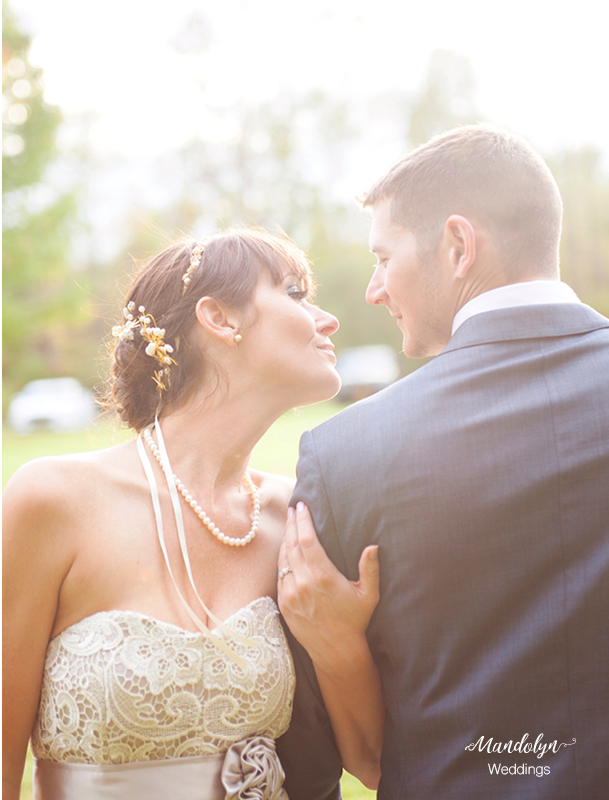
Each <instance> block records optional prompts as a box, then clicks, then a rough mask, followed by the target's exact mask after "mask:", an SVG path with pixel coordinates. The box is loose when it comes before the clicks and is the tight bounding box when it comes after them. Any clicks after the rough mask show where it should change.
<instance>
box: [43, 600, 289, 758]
mask: <svg viewBox="0 0 609 800" xmlns="http://www.w3.org/2000/svg"><path fill="white" fill-rule="evenodd" d="M224 624H225V626H226V628H228V629H229V630H232V631H234V632H237V633H240V634H242V635H243V636H245V637H247V638H248V639H252V640H253V641H255V642H257V643H258V644H259V647H258V648H251V647H248V646H247V645H244V644H239V643H236V641H235V640H231V637H230V633H229V632H228V631H224V630H220V629H215V631H214V633H215V634H216V636H219V637H222V638H224V639H225V640H226V641H227V643H230V647H231V648H232V649H233V650H234V651H235V652H236V653H237V654H239V655H240V656H242V657H243V658H244V659H245V660H246V662H247V664H246V667H245V668H242V667H240V666H239V665H238V664H236V663H235V662H234V661H232V660H231V659H230V658H228V657H227V656H226V654H224V653H223V652H222V651H221V650H219V649H218V647H217V646H216V645H215V644H214V643H213V642H212V641H210V639H209V638H207V637H205V636H203V635H202V634H201V633H194V632H191V631H187V630H184V629H183V628H180V627H178V626H176V625H172V624H171V623H167V622H161V621H159V620H156V619H153V618H152V617H148V616H146V615H144V614H139V613H137V612H134V611H101V612H99V613H97V614H93V615H92V616H90V617H86V618H85V619H83V620H81V621H80V622H78V623H76V624H75V625H72V626H71V627H69V628H67V629H66V630H65V631H63V632H62V633H60V634H59V635H58V636H57V637H56V638H55V639H53V640H52V641H51V642H50V644H49V647H48V651H47V656H46V662H45V668H44V676H43V682H42V693H41V698H40V706H39V710H38V716H37V718H36V722H35V725H34V731H33V735H32V749H33V751H34V755H35V756H36V757H37V758H39V759H43V760H50V761H62V762H74V763H87V764H118V763H126V762H135V761H149V760H159V759H168V758H180V757H187V756H205V755H216V754H219V753H223V752H225V751H226V750H227V749H228V747H229V746H230V745H231V744H233V743H234V742H237V741H239V740H242V739H244V738H246V737H248V736H252V735H263V736H268V737H269V738H271V739H275V738H277V737H278V736H280V735H281V734H282V733H284V732H285V731H286V729H287V727H288V724H289V721H290V716H291V711H292V697H293V693H294V684H295V677H294V666H293V663H292V658H291V654H290V651H289V648H288V645H287V641H286V639H285V635H284V632H283V629H282V627H281V622H280V620H279V612H278V610H277V606H276V605H275V603H274V601H273V600H272V599H271V598H270V597H262V598H258V599H257V600H254V601H253V602H252V603H249V604H248V605H247V606H245V607H244V608H242V609H240V610H239V611H237V612H236V613H235V614H233V615H232V616H231V617H230V618H229V619H228V620H226V621H225V623H224ZM229 640H230V641H229Z"/></svg>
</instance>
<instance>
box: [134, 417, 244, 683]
mask: <svg viewBox="0 0 609 800" xmlns="http://www.w3.org/2000/svg"><path fill="white" fill-rule="evenodd" d="M155 427H156V430H157V437H158V440H159V450H160V452H161V457H162V459H163V472H164V473H165V478H166V479H167V485H168V487H169V494H170V497H171V502H172V505H173V511H174V516H175V522H176V528H177V531H178V540H179V542H180V550H181V552H182V559H183V560H184V565H185V567H186V572H187V574H188V579H189V581H190V585H191V586H192V589H193V591H194V593H195V595H196V597H197V600H198V601H199V603H200V604H201V608H202V609H203V611H204V612H205V614H206V615H207V616H208V618H209V619H211V620H212V621H213V622H214V623H215V624H216V626H217V627H218V628H219V629H220V630H221V631H223V632H224V633H226V634H227V635H228V636H230V637H231V638H232V639H235V640H236V641H238V642H240V643H241V644H244V645H246V647H251V648H257V647H259V646H260V645H259V644H258V642H255V641H253V640H252V639H248V638H247V637H246V636H242V635H241V634H239V633H237V631H234V630H232V629H231V628H228V627H227V626H226V625H224V623H223V622H222V621H221V620H219V619H218V618H217V617H216V616H215V615H214V614H212V612H211V611H210V610H209V609H208V608H207V606H206V605H205V603H204V602H203V600H202V599H201V597H200V595H199V592H198V591H197V587H196V586H195V582H194V578H193V574H192V568H191V566H190V558H189V557H188V548H187V545H186V533H185V531H184V520H183V517H182V509H181V508H180V498H179V496H178V492H177V489H176V487H175V484H174V481H173V472H172V470H171V465H170V463H169V456H168V455H167V449H166V447H165V442H164V440H163V434H162V432H161V426H160V425H159V421H158V419H156V420H155ZM137 449H138V453H139V456H140V460H141V462H142V467H143V468H144V472H145V474H146V478H147V479H148V484H149V486H150V494H151V497H152V507H153V509H154V516H155V519H156V527H157V534H158V539H159V544H160V546H161V550H162V552H163V558H164V559H165V564H166V566H167V571H168V572H169V576H170V577H171V580H172V582H173V585H174V587H175V590H176V592H177V595H178V597H179V598H180V601H181V602H182V605H183V606H184V608H185V610H186V613H187V614H188V616H189V617H190V618H191V619H192V621H193V622H194V624H195V625H196V626H197V628H198V629H199V630H200V631H201V633H202V634H203V635H204V636H206V637H207V638H208V639H210V640H211V641H212V642H213V643H214V644H215V645H216V646H217V647H219V648H220V650H222V651H223V652H224V653H225V654H226V655H227V656H228V657H229V658H230V659H231V660H232V661H234V662H235V663H236V664H237V665H238V666H239V667H241V668H242V669H245V668H246V666H247V662H246V661H245V659H243V658H242V657H241V656H239V655H237V654H236V653H235V652H233V650H231V648H230V647H229V646H228V645H227V644H226V642H225V641H224V640H223V639H221V638H220V637H219V636H216V635H215V634H214V633H212V632H211V631H210V630H209V628H208V627H207V626H206V625H205V623H204V622H202V621H201V620H200V619H199V617H198V616H197V614H196V613H195V612H194V611H193V609H192V608H191V606H190V604H189V603H188V601H187V600H186V598H185V597H184V595H183V594H182V592H181V591H180V588H179V586H178V584H177V581H176V579H175V577H174V574H173V570H172V569H171V565H170V563H169V554H168V553H167V545H166V544H165V534H164V532H163V517H162V512H161V503H160V499H159V490H158V487H157V484H156V479H155V477H154V473H153V471H152V466H151V463H150V459H149V458H148V454H147V452H146V448H145V447H144V443H143V441H142V438H141V436H138V438H137Z"/></svg>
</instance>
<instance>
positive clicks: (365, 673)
mask: <svg viewBox="0 0 609 800" xmlns="http://www.w3.org/2000/svg"><path fill="white" fill-rule="evenodd" d="M278 596H279V608H280V609H281V613H282V614H283V616H284V618H285V620H286V622H287V624H288V625H289V627H290V630H291V631H292V633H293V634H294V636H295V637H296V639H297V640H298V641H299V642H300V643H301V644H302V646H303V647H304V648H305V650H306V651H307V652H308V654H309V656H310V657H311V660H312V662H313V666H314V668H315V673H316V675H317V679H318V682H319V687H320V689H321V693H322V695H323V698H324V702H325V704H326V709H327V711H328V715H329V717H330V722H331V723H332V728H333V730H334V735H335V737H336V743H337V745H338V749H339V751H340V755H341V759H342V762H343V766H344V767H345V769H346V770H347V771H348V772H350V773H351V774H352V775H355V776H356V777H358V778H359V779H360V781H362V783H363V784H364V785H365V786H367V787H368V788H369V789H376V788H377V787H378V783H379V779H380V756H381V749H382V743H383V726H384V718H385V708H384V704H383V697H382V691H381V684H380V678H379V674H378V670H377V668H376V666H375V664H374V661H373V659H372V655H371V653H370V649H369V647H368V641H367V639H366V628H367V627H368V623H369V622H370V618H371V616H372V613H373V611H374V609H375V608H376V605H377V603H378V601H379V562H378V547H377V546H376V545H369V546H368V547H366V548H365V549H364V551H363V552H362V554H361V557H360V560H359V580H357V581H350V580H348V579H347V578H346V577H345V576H344V575H343V574H342V573H341V572H340V571H339V570H338V569H336V567H335V566H334V564H333V563H332V562H331V561H330V559H329V558H328V556H327V555H326V552H325V550H324V549H323V547H322V546H321V544H320V542H319V540H318V538H317V534H316V532H315V527H314V526H313V520H312V519H311V515H310V513H309V510H308V508H307V507H306V506H305V505H304V504H303V503H299V504H298V506H297V508H296V511H293V510H292V512H291V513H290V514H289V516H288V522H287V527H286V534H285V537H284V540H283V543H282V545H281V551H280V554H279V580H278Z"/></svg>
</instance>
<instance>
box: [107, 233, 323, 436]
mask: <svg viewBox="0 0 609 800" xmlns="http://www.w3.org/2000/svg"><path fill="white" fill-rule="evenodd" d="M195 245H196V242H195V241H194V240H190V241H182V242H177V243H175V244H173V245H170V246H169V247H167V248H165V249H164V250H163V251H162V252H160V253H159V254H158V255H156V256H154V257H153V258H152V259H151V260H150V261H149V262H148V263H147V264H146V265H145V266H144V267H143V268H142V269H141V270H140V272H139V273H138V274H137V276H136V277H135V280H134V282H133V284H132V286H131V288H130V290H129V292H128V294H127V297H126V299H125V306H127V305H128V304H129V303H134V304H135V309H136V311H135V312H134V313H135V315H136V316H137V313H138V312H137V309H139V307H140V306H144V307H145V309H146V314H148V315H150V316H151V317H152V318H154V322H155V324H156V326H157V327H159V328H164V329H165V336H164V342H165V343H166V344H169V345H171V347H173V354H172V355H173V356H174V357H175V361H176V362H177V364H174V365H172V366H171V378H170V381H169V387H168V389H167V390H166V391H163V392H162V400H163V407H164V408H169V407H172V406H173V407H175V406H178V405H179V404H180V403H181V402H183V401H184V400H185V399H186V398H187V397H188V395H189V394H190V393H191V392H192V391H193V390H194V388H195V387H196V386H197V384H198V383H199V381H200V380H201V379H202V377H203V375H204V374H205V370H206V369H211V365H210V364H208V363H206V360H205V358H204V355H203V353H202V352H201V351H200V348H198V347H195V346H193V345H192V343H191V341H190V336H189V334H190V332H191V329H192V327H193V323H194V321H195V307H196V304H197V301H198V300H199V298H201V297H205V296H210V297H214V298H215V299H216V300H219V301H220V302H221V303H223V304H224V305H226V306H228V307H229V308H235V309H243V308H245V307H246V306H247V304H248V303H249V302H250V300H251V299H252V296H253V294H254V291H255V289H256V286H257V284H258V279H259V277H260V273H261V270H262V269H266V270H267V271H268V273H269V275H270V276H271V280H272V281H273V283H274V284H275V285H277V284H279V283H280V282H281V281H282V280H283V279H284V278H285V276H286V274H292V275H294V276H295V277H296V278H297V279H299V280H300V281H301V282H302V284H303V288H304V289H308V288H309V286H310V284H311V273H310V267H309V263H308V261H307V259H306V256H305V255H304V253H303V252H302V251H301V250H299V249H298V248H297V247H296V245H295V244H294V243H293V242H292V241H291V240H290V239H288V238H287V237H283V236H276V235H273V234H270V233H268V232H267V231H264V230H260V229H243V230H239V229H233V230H228V231H225V232H223V233H220V234H218V235H216V236H213V237H211V238H210V239H209V240H208V242H207V244H206V246H205V249H204V251H203V255H202V258H201V262H200V264H199V265H198V266H197V268H196V269H195V270H194V271H193V272H192V275H191V282H190V285H189V286H188V288H187V289H186V291H184V292H183V291H182V290H183V288H184V283H183V282H182V276H183V275H184V274H185V273H186V270H187V269H188V266H189V264H190V258H191V254H192V251H193V249H194V247H195ZM123 322H124V320H123ZM146 345H147V342H146V341H145V340H144V339H143V338H142V336H141V335H140V333H139V330H137V329H136V330H135V332H134V336H133V339H127V338H125V337H121V338H119V339H118V342H117V346H116V349H115V350H114V354H113V361H112V368H111V371H112V386H111V391H110V394H111V400H110V403H109V404H110V405H111V406H113V407H114V408H115V409H116V411H117V412H118V415H119V416H120V418H121V420H122V421H123V422H125V423H126V424H127V425H128V426H129V427H130V428H134V429H135V430H136V431H141V430H142V429H143V428H145V427H146V426H148V425H151V424H152V423H153V422H154V417H155V414H156V412H157V409H158V407H159V390H158V387H157V385H156V383H155V381H154V379H153V376H154V373H155V370H157V369H158V364H157V363H156V362H155V360H154V359H153V358H151V357H150V356H149V355H147V354H146V352H145V350H146Z"/></svg>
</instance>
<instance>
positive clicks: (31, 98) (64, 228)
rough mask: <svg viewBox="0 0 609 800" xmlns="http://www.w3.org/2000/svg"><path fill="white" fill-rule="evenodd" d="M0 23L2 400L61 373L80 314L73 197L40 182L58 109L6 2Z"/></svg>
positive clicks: (50, 155)
mask: <svg viewBox="0 0 609 800" xmlns="http://www.w3.org/2000/svg"><path fill="white" fill-rule="evenodd" d="M2 22H3V35H2V98H3V136H2V169H3V184H2V202H3V206H4V216H3V244H2V250H3V263H2V272H3V287H4V291H3V298H2V310H3V319H2V331H3V340H4V361H3V379H4V380H3V406H4V405H5V401H6V399H7V398H8V397H9V396H10V394H12V393H13V392H14V391H15V390H16V389H19V388H20V387H21V386H22V385H23V384H24V383H26V382H27V381H28V380H31V379H33V378H37V377H40V376H41V375H61V374H63V373H65V371H66V369H67V368H68V365H69V364H70V352H71V350H72V349H73V348H72V347H71V343H72V342H73V340H74V335H75V331H74V328H75V325H76V324H77V323H78V321H79V319H81V318H82V317H83V315H82V313H81V312H79V310H78V305H77V297H76V293H75V287H74V284H73V282H72V281H70V280H69V268H68V264H67V252H68V246H69V232H70V222H71V220H72V218H73V214H74V206H75V201H74V196H73V195H72V194H69V193H61V192H59V191H57V189H56V188H54V187H53V186H51V185H50V184H49V183H47V182H45V175H46V172H47V168H48V167H49V165H50V164H52V162H53V161H54V160H55V159H56V158H57V155H58V150H57V147H56V144H55V136H56V132H57V128H58V126H59V124H60V122H61V113H60V111H59V109H58V108H56V107H53V106H49V105H47V104H46V103H45V100H44V94H43V87H42V70H40V69H38V68H36V67H33V66H32V65H31V64H30V62H29V58H28V51H29V47H30V38H29V37H28V36H27V35H26V34H24V33H23V32H22V31H21V30H20V29H19V26H18V23H17V20H16V18H15V16H14V14H13V13H12V11H11V9H10V7H9V5H8V3H7V2H6V1H5V0H4V1H3V4H2Z"/></svg>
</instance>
